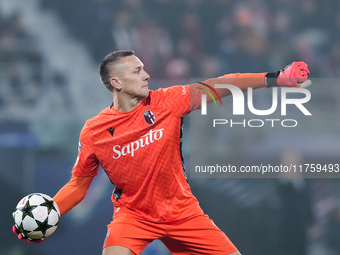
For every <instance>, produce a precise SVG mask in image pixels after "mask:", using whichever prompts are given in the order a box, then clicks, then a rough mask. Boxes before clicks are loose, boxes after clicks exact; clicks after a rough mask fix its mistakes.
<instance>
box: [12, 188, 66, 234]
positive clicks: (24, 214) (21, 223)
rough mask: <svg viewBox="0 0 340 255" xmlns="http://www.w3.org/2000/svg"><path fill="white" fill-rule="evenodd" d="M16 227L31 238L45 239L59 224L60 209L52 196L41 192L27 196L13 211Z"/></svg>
mask: <svg viewBox="0 0 340 255" xmlns="http://www.w3.org/2000/svg"><path fill="white" fill-rule="evenodd" d="M13 218H14V223H15V227H16V228H17V229H18V230H19V231H20V233H21V234H22V235H23V237H25V238H28V239H29V240H43V239H44V238H45V237H47V236H49V235H51V234H52V233H53V232H54V231H55V230H56V229H57V226H58V223H59V219H60V211H59V208H58V206H57V204H56V203H55V202H54V201H53V199H52V198H51V197H49V196H48V195H45V194H41V193H33V194H30V195H27V196H25V197H24V198H22V199H21V200H20V202H19V203H18V204H17V206H16V211H15V212H14V213H13Z"/></svg>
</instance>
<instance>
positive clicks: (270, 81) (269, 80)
mask: <svg viewBox="0 0 340 255" xmlns="http://www.w3.org/2000/svg"><path fill="white" fill-rule="evenodd" d="M279 74H280V71H277V72H272V73H267V74H266V75H265V76H264V83H265V84H266V86H267V88H271V87H277V86H279V85H278V84H277V77H278V76H279Z"/></svg>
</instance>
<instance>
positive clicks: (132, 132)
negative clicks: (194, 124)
mask: <svg viewBox="0 0 340 255" xmlns="http://www.w3.org/2000/svg"><path fill="white" fill-rule="evenodd" d="M189 111H190V86H189V85H187V86H174V87H170V88H167V89H159V90H157V91H150V95H149V96H148V97H147V98H145V99H144V100H143V101H142V103H141V104H140V105H139V106H138V107H137V108H136V109H134V110H132V111H130V112H126V113H123V112H118V111H116V110H115V109H114V107H112V106H111V107H108V108H106V109H104V110H103V111H102V112H101V113H99V114H98V115H97V116H96V117H94V118H92V119H89V120H88V121H87V122H86V124H85V126H84V127H83V129H82V131H81V134H80V151H79V155H78V159H77V162H76V164H75V166H74V168H73V171H72V173H73V175H76V176H95V175H97V172H98V167H99V165H101V166H102V167H103V169H104V170H105V171H106V173H107V175H108V177H109V178H110V180H111V182H112V183H113V184H114V185H116V189H115V190H114V192H113V195H112V201H113V203H114V205H115V206H116V207H127V208H129V209H131V210H133V211H134V212H135V213H136V214H138V215H140V216H143V217H145V218H147V219H150V220H153V221H171V220H175V219H181V218H185V217H188V216H191V215H193V214H195V213H197V212H199V211H201V209H200V207H199V205H198V202H197V200H196V198H195V197H194V196H193V194H192V193H191V190H190V187H189V185H188V183H187V180H186V177H185V173H184V169H183V160H182V155H181V146H180V143H181V142H180V141H181V135H182V117H183V116H184V115H186V114H187V113H189Z"/></svg>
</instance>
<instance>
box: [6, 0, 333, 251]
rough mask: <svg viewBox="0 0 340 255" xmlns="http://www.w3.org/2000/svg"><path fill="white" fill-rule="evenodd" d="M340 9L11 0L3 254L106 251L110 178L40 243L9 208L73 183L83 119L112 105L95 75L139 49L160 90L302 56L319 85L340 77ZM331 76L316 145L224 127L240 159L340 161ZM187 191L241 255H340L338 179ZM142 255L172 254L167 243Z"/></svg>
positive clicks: (224, 2)
mask: <svg viewBox="0 0 340 255" xmlns="http://www.w3.org/2000/svg"><path fill="white" fill-rule="evenodd" d="M339 9H340V2H339V1H336V0H323V1H321V0H300V1H294V0H253V1H240V0H239V1H233V0H124V1H123V0H115V1H113V0H111V1H110V0H88V1H80V0H58V1H52V0H44V1H39V0H28V1H20V0H0V160H1V166H0V189H1V192H0V196H1V202H2V205H1V206H0V211H1V218H0V226H1V230H2V231H1V232H0V235H1V245H0V254H9V255H26V254H34V255H40V254H50V255H53V254H100V253H101V249H102V244H103V241H104V238H105V234H106V225H107V224H108V223H109V222H110V219H111V217H112V213H113V208H112V203H111V201H110V197H111V192H112V189H113V186H112V184H111V183H110V182H109V181H108V180H107V177H106V174H104V173H103V171H100V173H99V175H98V176H97V177H96V178H95V180H94V182H93V184H92V185H91V188H90V190H89V192H88V195H87V197H86V198H85V199H84V201H83V202H82V203H81V204H80V205H78V206H77V207H76V208H74V209H73V210H72V211H71V212H70V213H68V214H66V215H65V216H63V218H62V220H61V222H60V225H59V227H58V230H57V231H56V232H55V233H54V234H53V236H52V237H49V238H47V239H46V241H44V243H42V244H39V245H37V244H26V243H25V242H22V241H19V240H17V238H16V237H15V236H14V234H12V232H11V226H12V224H13V219H12V216H11V213H12V212H13V211H14V209H15V206H16V204H17V202H18V201H19V200H20V199H21V198H22V197H23V196H25V195H27V194H29V193H33V192H41V193H45V194H49V195H50V196H54V194H55V193H56V192H57V191H58V190H59V189H60V187H61V186H62V185H64V184H65V183H66V182H67V181H68V180H69V178H70V176H71V169H72V167H73V164H74V161H75V159H76V156H77V145H78V136H79V132H80V130H81V128H82V126H83V124H84V123H85V120H86V119H88V118H90V117H92V116H94V115H96V114H97V113H98V112H99V111H100V110H102V109H103V108H105V107H107V106H109V105H110V104H111V101H112V96H111V95H110V93H109V92H108V91H107V90H106V88H105V87H104V86H103V85H102V84H101V83H100V81H99V76H98V72H97V70H98V66H99V63H100V61H101V59H103V58H104V56H105V55H106V54H107V53H109V52H110V51H113V50H117V49H133V50H135V53H136V55H137V56H139V58H140V59H141V60H142V61H143V62H144V64H145V69H146V71H147V72H148V73H149V74H150V75H151V80H150V83H149V84H150V87H151V89H157V88H159V87H166V86H169V85H175V84H188V83H189V82H190V78H193V77H215V76H219V75H222V74H225V73H232V72H266V71H276V70H278V69H280V68H283V67H284V66H286V65H287V64H289V63H290V62H292V61H294V60H303V61H305V62H307V63H308V65H309V69H310V71H311V76H312V77H313V78H315V79H318V78H337V77H339V74H340V12H339V11H338V10H339ZM333 81H334V82H332V84H331V85H330V84H327V85H328V86H327V87H326V88H327V90H326V89H325V87H320V86H319V87H317V86H314V87H311V93H312V100H311V103H310V105H309V108H308V109H309V110H310V111H311V112H312V113H313V115H314V114H315V115H316V116H317V118H314V121H313V122H310V119H308V120H306V122H302V123H299V125H300V126H301V127H306V126H309V127H310V129H309V136H308V137H305V138H304V139H303V140H301V141H300V142H299V140H298V139H299V138H298V137H297V138H295V137H294V136H293V137H294V139H295V142H296V144H295V146H294V147H291V146H289V141H290V140H289V139H288V140H287V137H290V136H289V135H290V134H292V135H293V134H294V132H295V131H294V132H293V131H292V130H290V133H288V134H287V133H285V134H282V133H281V132H280V137H281V138H280V140H279V141H280V144H277V143H276V142H271V143H270V142H267V141H270V138H271V137H275V135H276V133H275V132H276V130H275V129H273V130H272V132H270V134H269V136H266V129H263V130H261V131H257V132H256V133H252V134H251V135H250V134H249V133H248V132H247V133H245V132H242V130H239V131H237V133H235V134H234V135H232V136H231V135H229V136H228V135H226V134H225V133H226V132H222V133H221V137H220V138H221V139H225V142H226V143H228V144H230V148H229V149H230V151H228V152H230V153H232V154H230V155H232V156H234V157H233V159H234V160H239V161H242V160H244V158H248V157H250V156H253V157H255V156H256V155H259V156H262V157H263V156H265V155H267V156H268V157H273V160H274V162H276V163H279V162H305V163H310V161H308V160H310V159H312V158H313V159H320V160H321V161H320V163H321V162H326V163H339V158H340V157H339V156H340V149H339V144H340V135H339V131H340V123H339V119H340V118H339V116H340V104H339V100H338V94H339V86H337V85H338V84H337V82H336V80H333ZM264 100H265V99H264ZM185 122H186V123H187V124H188V123H189V122H190V121H189V120H188V119H186V120H185ZM189 126H190V125H187V126H186V127H185V131H184V132H185V134H187V137H188V136H189V133H190V132H189V131H190V130H189ZM297 130H298V134H302V133H303V130H300V129H297ZM276 137H277V136H276ZM310 137H313V139H314V140H313V141H314V143H308V142H307V141H309V138H310ZM186 139H188V138H186ZM185 141H188V140H185ZM274 141H276V140H274ZM281 143H282V144H281ZM185 144H186V146H185V148H184V153H185V157H186V158H187V159H189V154H190V146H189V145H187V144H189V142H186V143H185ZM261 146H263V148H264V149H263V152H265V153H261V149H258V148H261ZM281 146H282V147H281ZM316 147H317V149H315V148H316ZM278 148H284V149H285V150H278ZM253 152H256V153H255V154H254V153H253ZM267 152H271V154H266V153H267ZM237 155H238V156H237ZM241 155H242V156H241ZM254 155H255V156H254ZM230 157H231V156H230ZM188 161H189V160H187V161H186V162H188ZM189 184H190V185H191V187H192V191H193V193H194V195H195V196H197V198H198V200H199V201H200V204H201V207H202V208H203V210H204V211H205V212H206V213H207V214H208V215H209V216H210V217H211V218H212V219H213V220H214V221H215V223H216V225H218V226H219V227H220V228H221V229H222V230H223V231H224V232H225V233H226V234H227V236H228V237H229V238H230V239H231V240H232V241H233V242H234V243H235V245H236V246H237V247H238V248H239V249H240V251H241V252H242V254H247V255H273V254H274V255H276V254H277V255H286V254H287V255H288V254H289V255H295V254H298V255H305V254H306V255H318V254H320V255H339V254H340V242H339V240H340V203H339V202H340V185H339V184H340V182H339V179H329V178H328V179H327V178H322V179H315V178H314V179H300V178H294V179H293V180H290V179H289V178H286V177H284V178H282V179H278V178H274V179H246V178H242V179H228V178H224V179H204V178H203V179H202V178H201V179H194V178H189ZM143 254H148V255H151V254H154V255H156V254H169V252H168V251H167V249H166V248H165V247H164V246H163V245H162V244H161V243H160V242H157V241H156V242H154V243H152V244H151V245H149V246H148V247H147V249H146V250H145V251H144V253H143Z"/></svg>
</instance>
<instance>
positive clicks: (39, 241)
mask: <svg viewBox="0 0 340 255" xmlns="http://www.w3.org/2000/svg"><path fill="white" fill-rule="evenodd" d="M12 230H13V233H14V234H16V235H17V236H18V238H19V239H20V240H26V242H28V243H32V242H33V243H41V242H42V241H44V239H40V240H35V239H30V238H29V237H26V236H25V235H24V234H23V233H21V232H20V230H19V229H18V228H17V227H16V226H13V227H12Z"/></svg>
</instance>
